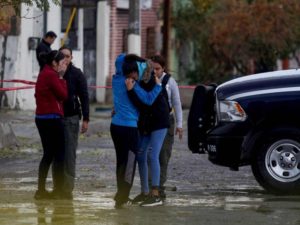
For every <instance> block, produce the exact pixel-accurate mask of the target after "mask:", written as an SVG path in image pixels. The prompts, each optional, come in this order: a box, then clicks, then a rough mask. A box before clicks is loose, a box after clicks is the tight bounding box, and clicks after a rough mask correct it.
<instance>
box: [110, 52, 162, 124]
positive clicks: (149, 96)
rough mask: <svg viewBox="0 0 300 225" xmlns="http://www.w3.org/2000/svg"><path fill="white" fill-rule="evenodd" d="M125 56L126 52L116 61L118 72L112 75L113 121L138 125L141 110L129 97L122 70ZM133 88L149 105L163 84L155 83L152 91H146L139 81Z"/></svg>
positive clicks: (114, 122) (113, 122)
mask: <svg viewBox="0 0 300 225" xmlns="http://www.w3.org/2000/svg"><path fill="white" fill-rule="evenodd" d="M124 58H125V54H120V55H119V56H118V57H117V59H116V61H115V67H116V74H115V75H113V77H112V92H113V99H114V100H113V102H114V111H115V114H114V115H113V117H112V121H111V123H112V124H114V125H118V126H126V127H137V121H138V118H139V112H138V110H137V108H136V107H135V106H134V105H133V104H132V102H131V101H130V99H129V98H128V94H127V88H126V84H125V80H126V77H125V76H124V74H123V71H122V65H123V62H124ZM139 74H140V71H139ZM133 88H134V91H135V92H136V94H137V95H138V97H139V99H140V100H141V101H142V102H143V103H144V104H147V105H152V103H153V102H154V100H155V99H156V97H157V96H158V94H159V93H160V91H161V86H160V85H155V87H154V88H153V89H152V91H150V92H146V91H145V90H144V89H143V88H141V87H140V86H139V85H138V83H137V82H136V83H135V85H134V87H133Z"/></svg>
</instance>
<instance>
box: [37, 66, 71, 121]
mask: <svg viewBox="0 0 300 225" xmlns="http://www.w3.org/2000/svg"><path fill="white" fill-rule="evenodd" d="M67 98H68V91H67V84H66V81H65V80H64V79H59V75H58V73H57V72H56V71H55V70H53V69H52V68H51V67H50V66H48V65H45V66H44V68H43V69H42V71H41V72H40V74H39V76H38V79H37V82H36V86H35V99H36V111H35V112H36V115H45V114H59V115H61V116H63V115H64V111H63V101H65V100H66V99H67Z"/></svg>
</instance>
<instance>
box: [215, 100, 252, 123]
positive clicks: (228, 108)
mask: <svg viewBox="0 0 300 225" xmlns="http://www.w3.org/2000/svg"><path fill="white" fill-rule="evenodd" d="M218 119H219V121H226V122H235V121H240V122H242V121H245V120H246V119H247V115H246V113H245V111H244V109H243V108H242V106H241V105H240V104H239V103H237V102H235V101H220V102H219V107H218Z"/></svg>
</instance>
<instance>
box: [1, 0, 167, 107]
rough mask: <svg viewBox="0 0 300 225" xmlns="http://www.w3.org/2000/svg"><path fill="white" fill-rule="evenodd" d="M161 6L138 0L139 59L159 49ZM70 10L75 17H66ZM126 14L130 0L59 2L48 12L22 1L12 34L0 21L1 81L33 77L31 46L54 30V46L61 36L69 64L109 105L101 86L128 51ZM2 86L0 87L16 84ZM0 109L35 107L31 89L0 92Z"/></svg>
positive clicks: (91, 93) (158, 0)
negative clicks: (118, 58) (69, 56)
mask: <svg viewBox="0 0 300 225" xmlns="http://www.w3.org/2000/svg"><path fill="white" fill-rule="evenodd" d="M162 4H163V0H141V3H140V6H141V9H140V15H141V21H140V22H141V26H140V31H141V43H142V44H141V56H143V57H148V56H151V55H153V54H156V53H160V52H161V48H162V32H161V30H162V13H163V12H162V9H163V8H162ZM72 13H74V17H73V20H70V18H71V17H72V16H71V15H72ZM128 16H129V0H102V1H101V0H99V1H96V0H62V1H61V5H60V6H59V5H54V4H51V5H50V10H49V11H48V12H46V13H45V12H42V11H40V10H39V9H38V8H36V7H27V6H26V5H22V6H21V17H20V18H19V19H18V18H17V19H15V20H16V22H15V26H16V29H14V31H16V32H11V31H12V29H11V27H9V26H7V24H9V25H10V26H11V24H10V22H11V21H8V20H7V22H6V23H5V24H4V25H3V24H1V23H0V58H1V63H0V75H1V77H0V79H1V80H12V79H21V80H28V81H36V79H37V76H38V72H39V66H38V63H37V60H36V55H35V47H36V44H37V43H38V42H39V41H40V40H41V38H42V37H43V34H44V33H45V32H47V31H49V30H52V31H54V32H55V33H56V34H58V38H57V39H56V41H55V43H54V44H53V45H52V46H51V47H52V49H58V48H59V47H60V46H61V41H62V40H64V43H65V44H66V45H68V46H70V47H71V48H72V49H73V57H74V59H73V62H74V64H75V66H77V67H79V68H81V69H82V70H83V71H84V74H85V75H86V77H87V80H88V85H89V86H90V88H89V96H90V99H91V100H92V101H95V102H99V103H110V102H111V94H110V93H111V92H110V89H107V88H104V87H105V86H109V85H110V84H111V77H112V74H113V73H114V70H115V69H114V61H115V58H116V56H117V55H118V54H120V53H122V52H127V49H128V46H127V30H128ZM7 18H8V19H10V20H12V19H11V18H13V17H12V15H8V16H7ZM14 18H16V17H14ZM69 25H70V26H69ZM68 27H69V28H70V29H69V32H68V36H67V38H65V37H66V36H65V33H66V31H67V28H68ZM0 84H1V86H2V87H12V86H13V87H18V86H20V84H15V83H0ZM94 86H98V87H99V86H100V87H99V88H95V87H94ZM0 107H9V108H19V109H24V110H26V109H34V108H35V98H34V89H26V90H16V91H5V92H3V91H0Z"/></svg>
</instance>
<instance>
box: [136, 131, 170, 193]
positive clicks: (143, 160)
mask: <svg viewBox="0 0 300 225" xmlns="http://www.w3.org/2000/svg"><path fill="white" fill-rule="evenodd" d="M166 133H167V128H164V129H160V130H155V131H152V132H151V133H150V135H146V136H142V137H141V140H140V147H139V149H138V152H137V161H138V166H139V173H140V179H141V191H142V192H143V193H149V184H148V163H147V162H148V159H147V157H149V165H150V171H151V176H152V177H151V181H152V188H153V187H157V188H158V187H159V181H160V165H159V154H160V150H161V147H162V144H163V141H164V139H165V136H166Z"/></svg>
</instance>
